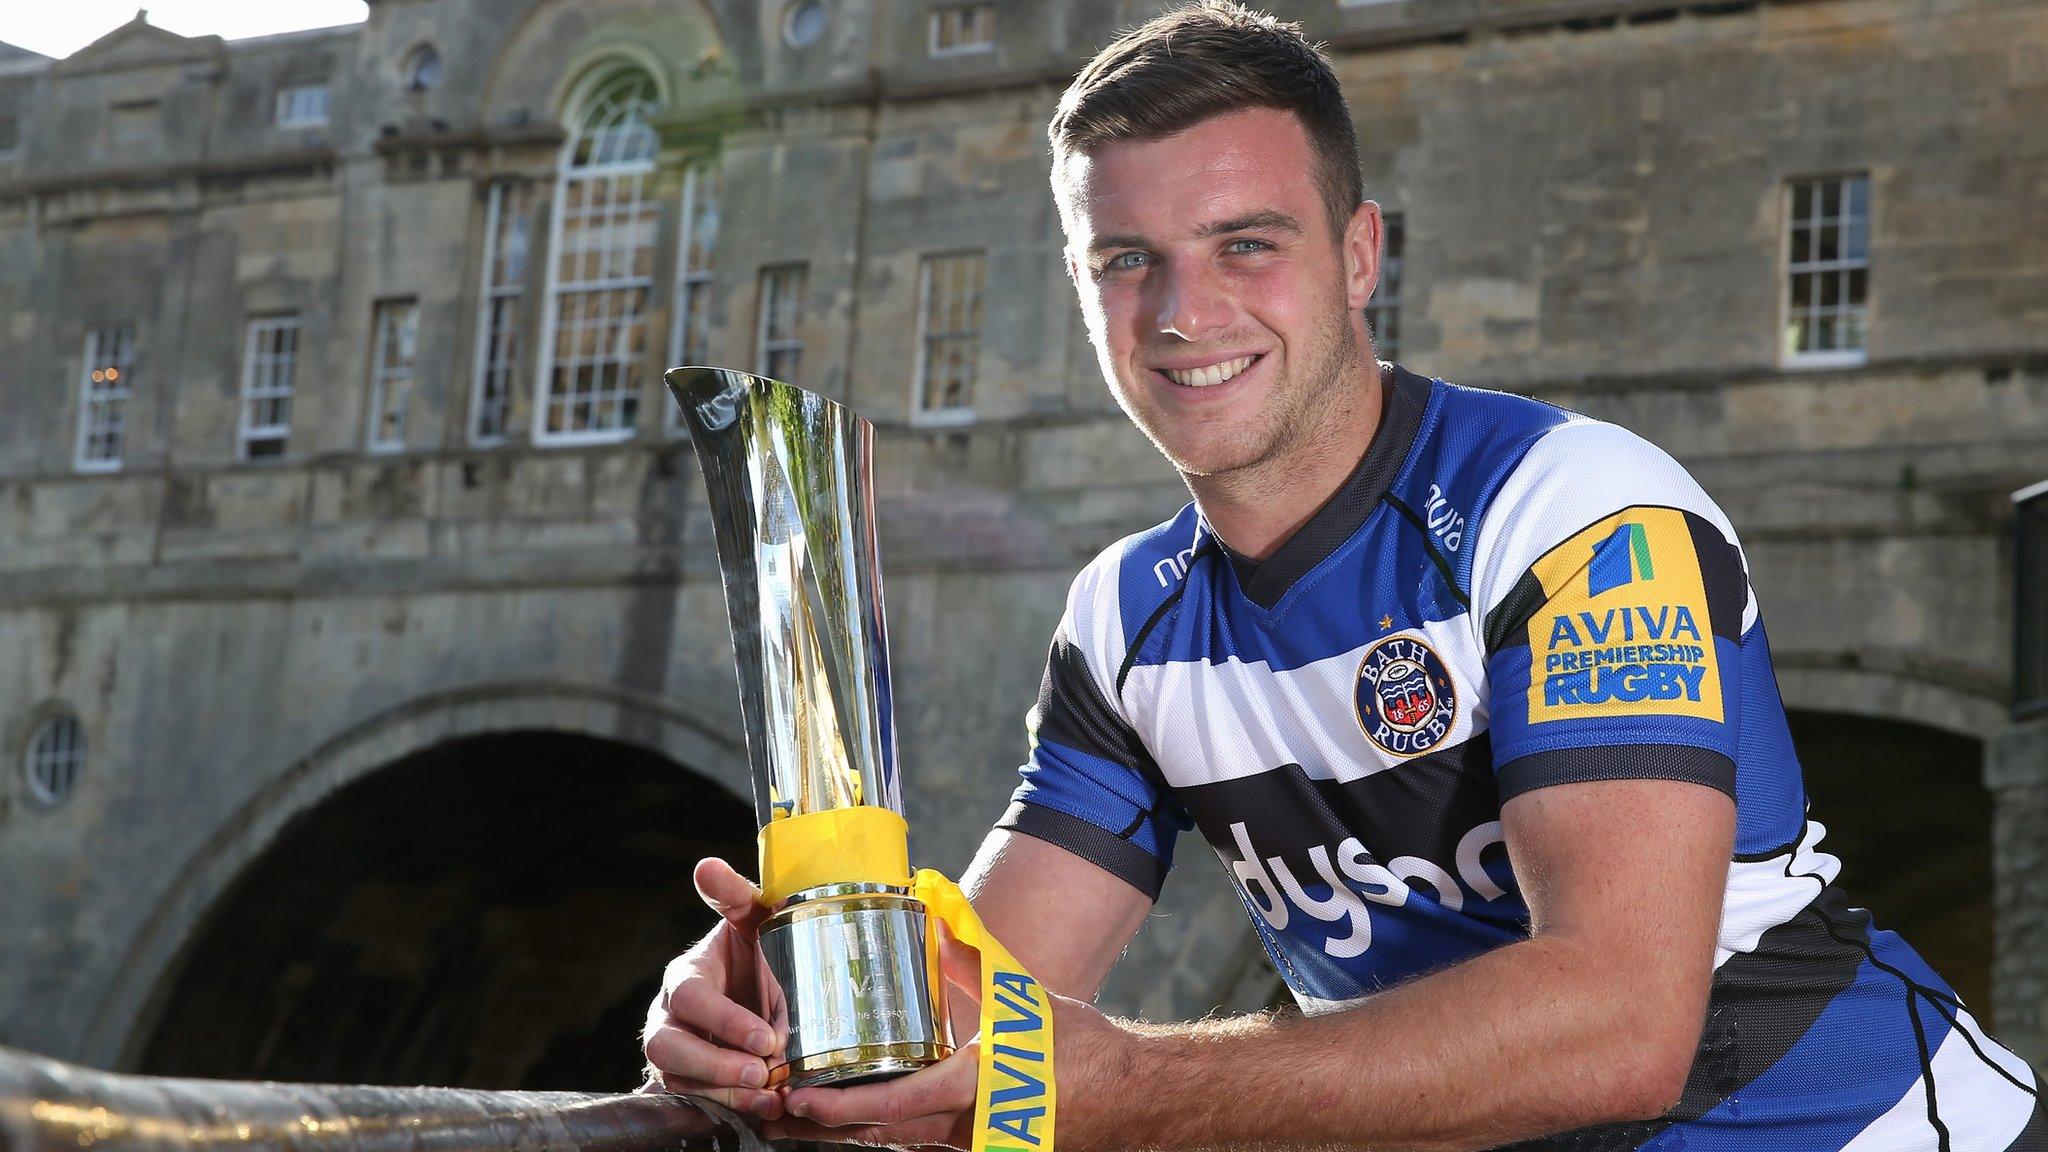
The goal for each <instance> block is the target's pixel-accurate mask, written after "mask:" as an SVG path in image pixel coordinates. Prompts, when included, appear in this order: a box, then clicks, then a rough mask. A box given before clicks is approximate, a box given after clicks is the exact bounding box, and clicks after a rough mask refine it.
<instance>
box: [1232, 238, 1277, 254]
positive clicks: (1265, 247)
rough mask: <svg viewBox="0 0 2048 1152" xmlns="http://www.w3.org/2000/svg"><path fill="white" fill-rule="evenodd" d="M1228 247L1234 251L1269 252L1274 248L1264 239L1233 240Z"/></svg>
mask: <svg viewBox="0 0 2048 1152" xmlns="http://www.w3.org/2000/svg"><path fill="white" fill-rule="evenodd" d="M1228 247H1229V249H1230V250H1231V251H1233V252H1269V251H1271V250H1272V248H1273V246H1272V245H1271V244H1268V243H1266V242H1265V241H1264V240H1232V241H1231V242H1230V244H1229V245H1228Z"/></svg>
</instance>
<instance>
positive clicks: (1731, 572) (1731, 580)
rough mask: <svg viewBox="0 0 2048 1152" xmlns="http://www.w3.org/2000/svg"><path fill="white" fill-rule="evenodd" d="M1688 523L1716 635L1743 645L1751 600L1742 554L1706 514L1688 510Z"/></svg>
mask: <svg viewBox="0 0 2048 1152" xmlns="http://www.w3.org/2000/svg"><path fill="white" fill-rule="evenodd" d="M1685 526H1686V527H1687V528H1690V529H1692V550H1693V554H1694V555H1695V556H1698V557H1699V561H1700V586H1701V587H1702V588H1704V589H1706V592H1707V615H1708V616H1710V617H1712V618H1713V627H1714V635H1716V636H1723V637H1726V638H1728V639H1730V640H1733V641H1735V642H1736V643H1737V644H1740V643H1742V608H1743V606H1744V605H1745V604H1747V603H1748V602H1749V573H1747V572H1745V571H1743V568H1742V553H1741V552H1740V551H1738V550H1737V549H1736V547H1735V545H1733V544H1730V543H1729V542H1728V538H1727V537H1726V536H1723V535H1721V530H1720V529H1719V528H1716V527H1714V526H1713V524H1711V523H1709V522H1708V521H1707V520H1706V519H1705V518H1704V517H1700V516H1695V515H1693V514H1692V513H1690V512H1687V513H1686V514H1685Z"/></svg>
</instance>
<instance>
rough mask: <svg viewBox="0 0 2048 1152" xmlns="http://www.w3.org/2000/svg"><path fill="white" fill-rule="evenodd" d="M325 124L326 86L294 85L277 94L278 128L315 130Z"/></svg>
mask: <svg viewBox="0 0 2048 1152" xmlns="http://www.w3.org/2000/svg"><path fill="white" fill-rule="evenodd" d="M325 123H327V85H325V84H294V85H292V86H290V87H287V88H280V89H278V92H277V126H278V127H279V128H317V127H319V126H320V125H322V124H325Z"/></svg>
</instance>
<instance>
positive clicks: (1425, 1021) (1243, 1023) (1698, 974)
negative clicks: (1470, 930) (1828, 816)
mask: <svg viewBox="0 0 2048 1152" xmlns="http://www.w3.org/2000/svg"><path fill="white" fill-rule="evenodd" d="M1501 825H1502V829H1503V831H1504V832H1505V834H1506V836H1507V844H1508V855H1509V858H1510V859H1511V860H1513V861H1514V862H1515V870H1516V873H1517V876H1518V877H1519V879H1520V881H1521V886H1522V891H1523V894H1524V896H1525V898H1526V899H1527V900H1528V903H1529V909H1530V913H1531V928H1532V932H1533V935H1532V937H1531V938H1530V939H1529V940H1526V941H1521V942H1518V943H1515V944H1511V945H1508V946H1506V947H1504V948H1500V949H1497V950H1495V951H1493V952H1489V953H1486V954H1483V955H1480V956H1477V957H1474V958H1473V959H1471V960H1469V961H1467V962H1465V963H1462V964H1458V965H1456V966H1454V967H1451V968H1448V969H1445V970H1444V971H1441V972H1438V973H1435V974H1434V975H1431V976H1427V977H1424V978H1422V979H1419V980H1414V981H1411V982H1409V983H1407V984H1404V985H1402V986H1400V987H1398V988H1395V989H1392V990H1390V991H1388V992H1386V993H1383V994H1381V995H1379V996H1375V997H1373V998H1371V999H1370V1000H1367V1001H1366V1002H1365V1003H1364V1004H1361V1005H1360V1006H1358V1007H1357V1008H1355V1009H1353V1010H1350V1011H1347V1012H1342V1013H1337V1014H1334V1015H1330V1016H1322V1017H1316V1018H1312V1019H1281V1020H1275V1019H1264V1018H1257V1017H1252V1018H1245V1019H1240V1020H1233V1021H1224V1022H1220V1023H1217V1024H1212V1025H1195V1026H1192V1027H1185V1028H1160V1029H1146V1030H1144V1032H1143V1033H1141V1035H1140V1038H1139V1039H1138V1041H1137V1042H1136V1051H1137V1056H1136V1058H1135V1061H1134V1063H1135V1065H1136V1066H1137V1067H1139V1068H1141V1069H1143V1070H1144V1072H1143V1074H1144V1075H1145V1076H1146V1078H1147V1081H1148V1083H1149V1084H1151V1085H1152V1086H1153V1090H1152V1091H1151V1092H1150V1093H1142V1094H1140V1093H1134V1094H1133V1096H1132V1099H1133V1100H1134V1102H1135V1104H1136V1106H1137V1107H1138V1108H1140V1109H1142V1110H1143V1115H1142V1118H1140V1117H1133V1120H1134V1121H1135V1130H1137V1131H1141V1132H1146V1133H1148V1134H1150V1135H1151V1137H1152V1138H1153V1139H1156V1140H1157V1142H1158V1143H1159V1145H1160V1146H1162V1147H1175V1148H1196V1147H1212V1146H1232V1145H1242V1144H1261V1145H1273V1144H1283V1145H1288V1146H1297V1147H1301V1146H1308V1147H1314V1146H1327V1145H1333V1144H1361V1145H1370V1146H1372V1147H1374V1148H1430V1149H1466V1148H1483V1147H1491V1146H1493V1145H1496V1144H1500V1143H1504V1142H1506V1141H1509V1140H1517V1139H1523V1138H1527V1137H1531V1136H1538V1135H1542V1134H1546V1133H1552V1132H1558V1131H1564V1130H1568V1129H1571V1128H1576V1127H1581V1126H1584V1125H1588V1124H1598V1123H1604V1122H1609V1121H1617V1120H1629V1119H1640V1118H1647V1117H1652V1116H1656V1115H1660V1114H1662V1113H1663V1112H1665V1111H1667V1110H1668V1109H1670V1108H1671V1107H1672V1106H1673V1105H1674V1104H1676V1103H1677V1101H1678V1097H1679V1093H1680V1091H1681V1089H1682V1088H1683V1086H1684V1084H1685V1078H1686V1073H1687V1071H1688V1070H1689V1069H1690V1067H1691V1065H1692V1060H1693V1054H1694V1050H1695V1048H1696V1047H1697V1046H1698V1043H1699V1036H1700V1029H1701V1027H1702V1024H1703V1022H1704V1019H1705V1014H1706V1007H1707V992H1708V986H1709V985H1710V983H1711V982H1712V975H1713V954H1714V939H1715V931H1716V928H1717V926H1718V924H1719V922H1720V912H1721V894H1722V890H1723V887H1724V885H1725V884H1726V882H1727V874H1728V858H1729V852H1730V849H1731V847H1732V843H1733V839H1734V829H1735V806H1734V804H1733V803H1732V802H1731V801H1730V800H1729V799H1728V797H1727V796H1726V795H1724V794H1722V793H1720V792H1718V791H1715V790H1713V789H1710V788H1705V787H1702V786H1699V785H1695V784H1687V783H1681V782H1675V781H1664V780H1624V781H1601V782H1593V783H1578V784H1562V785H1558V786H1555V787H1552V788H1543V789H1538V790H1536V791H1532V792H1528V793H1524V794H1523V795H1521V796H1518V797H1516V798H1515V799H1513V800H1511V801H1509V802H1508V803H1507V805H1506V806H1505V807H1504V808H1503V809H1502V811H1501ZM1062 1087H1063V1088H1064V1085H1063V1086H1062ZM1076 1088H1077V1089H1078V1090H1082V1091H1085V1090H1086V1088H1085V1086H1078V1085H1077V1086H1076ZM1076 1135H1079V1134H1078V1133H1077V1134H1076ZM1089 1143H1093V1141H1089Z"/></svg>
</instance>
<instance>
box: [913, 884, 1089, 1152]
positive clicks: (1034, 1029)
mask: <svg viewBox="0 0 2048 1152" xmlns="http://www.w3.org/2000/svg"><path fill="white" fill-rule="evenodd" d="M911 895H913V896H915V897H917V899H919V900H921V901H923V902H924V906H925V909H926V911H927V913H928V914H929V915H931V916H933V917H936V918H937V919H939V920H941V921H944V922H945V925H946V927H947V928H950V929H952V932H953V938H954V939H956V940H958V941H960V942H961V943H962V944H965V945H967V946H969V947H971V948H974V949H977V950H978V951H980V953H981V1066H980V1075H979V1077H978V1078H977V1081H976V1085H975V1092H974V1152H1053V1146H1052V1141H1053V1112H1054V1110H1055V1108H1056V1106H1057V1103H1058V1092H1057V1090H1056V1089H1055V1086H1054V1083H1053V1069H1052V996H1051V995H1050V994H1049V993H1047V992H1046V990H1045V987H1044V986H1043V985H1041V984H1040V983H1039V982H1038V981H1037V980H1035V979H1033V978H1032V976H1031V974H1030V973H1029V972H1026V971H1025V970H1024V966H1023V965H1022V964H1019V963H1017V958H1016V957H1015V956H1012V955H1010V950H1009V949H1007V948H1005V947H1003V945H1002V943H1001V942H1000V941H998V940H997V939H996V938H995V937H994V936H992V935H990V934H989V931H988V929H987V928H986V927H985V926H983V924H982V922H981V917H980V916H978V915H976V914H975V911H974V906H973V905H972V904H969V903H968V902H967V897H966V895H965V894H963V893H962V892H961V891H960V886H959V885H958V884H955V883H953V882H952V881H951V880H948V879H946V878H945V877H944V876H941V875H940V874H939V873H937V872H934V871H932V870H931V869H929V868H923V869H919V870H918V873H917V875H916V877H915V878H913V880H912V881H911ZM925 938H926V942H927V947H928V948H929V949H930V950H931V952H932V955H931V957H930V960H931V971H932V973H933V975H934V978H935V979H936V978H937V975H938V972H939V967H938V955H937V953H938V940H939V934H938V933H937V932H928V933H926V936H925Z"/></svg>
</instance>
